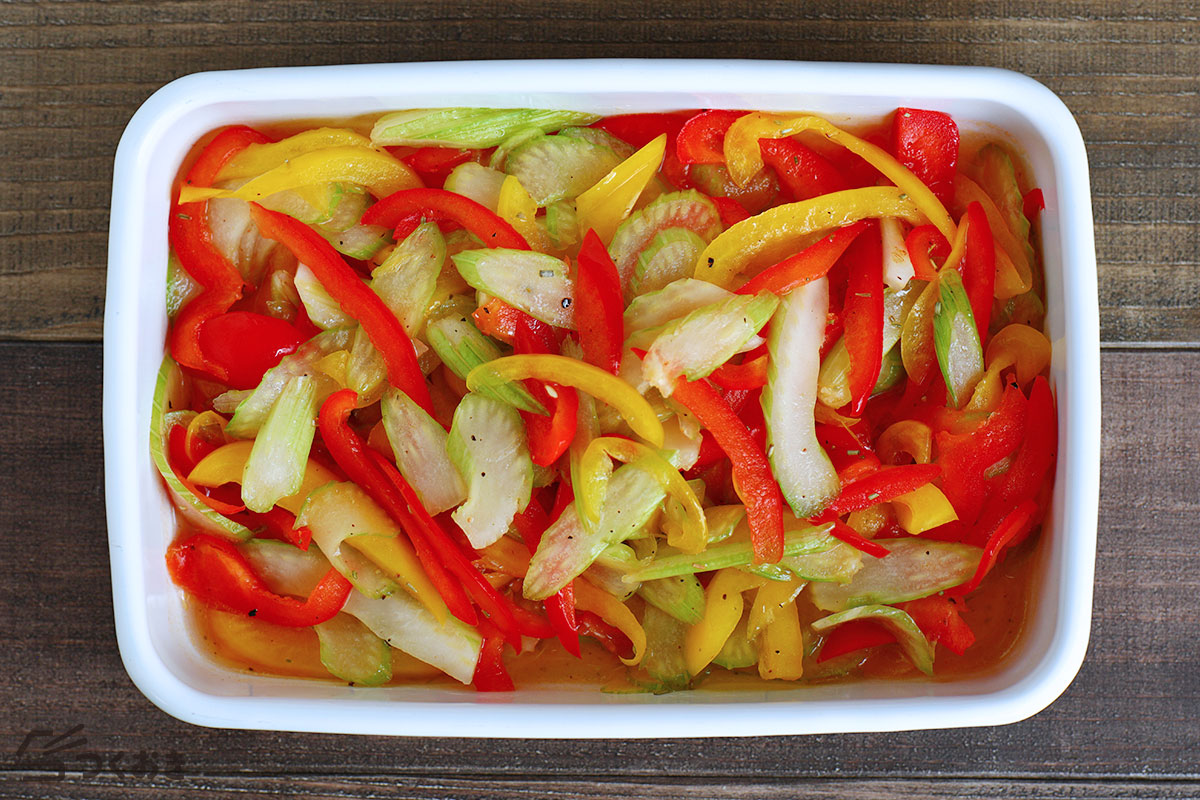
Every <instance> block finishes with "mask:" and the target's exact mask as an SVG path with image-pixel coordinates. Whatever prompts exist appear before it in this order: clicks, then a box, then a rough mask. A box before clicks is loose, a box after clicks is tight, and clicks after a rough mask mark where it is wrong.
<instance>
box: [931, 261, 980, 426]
mask: <svg viewBox="0 0 1200 800" xmlns="http://www.w3.org/2000/svg"><path fill="white" fill-rule="evenodd" d="M940 281H941V283H940V286H939V287H938V288H939V295H940V296H939V300H938V303H937V305H936V306H935V307H934V312H933V344H934V348H935V349H936V351H937V360H938V366H939V367H941V369H942V378H943V379H944V380H945V381H946V391H947V392H949V394H950V401H951V402H952V403H953V404H954V407H955V408H962V406H963V405H964V404H965V403H966V402H967V400H969V399H971V392H973V391H974V390H975V384H977V383H979V379H980V378H982V377H983V347H982V345H980V343H979V331H978V330H977V329H976V327H975V315H974V314H973V313H972V312H971V301H970V299H969V298H968V297H967V290H966V289H965V288H964V287H963V282H962V278H961V277H959V274H958V272H957V271H955V270H952V269H951V270H947V271H945V272H943V273H942V274H941V276H940Z"/></svg>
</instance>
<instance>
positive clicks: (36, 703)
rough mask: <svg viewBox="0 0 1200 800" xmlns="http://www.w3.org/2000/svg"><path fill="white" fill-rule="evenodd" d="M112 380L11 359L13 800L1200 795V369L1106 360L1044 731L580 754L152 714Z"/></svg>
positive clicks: (5, 511) (4, 778)
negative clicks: (130, 585)
mask: <svg viewBox="0 0 1200 800" xmlns="http://www.w3.org/2000/svg"><path fill="white" fill-rule="evenodd" d="M100 361H101V359H100V348H99V346H98V345H95V344H69V343H62V344H47V343H40V344H32V343H28V344H22V343H8V344H0V375H4V376H6V378H5V380H4V381H3V382H0V408H4V409H5V411H6V413H5V414H3V415H0V442H4V443H5V445H4V448H5V449H4V455H5V458H3V459H0V486H3V487H5V488H4V493H5V500H4V502H3V503H2V504H0V548H2V551H3V552H4V553H6V554H7V559H6V565H7V570H8V572H7V575H6V577H5V579H4V580H3V581H0V641H2V642H4V643H5V646H4V647H3V648H0V674H2V675H4V676H5V678H4V680H3V681H0V796H6V797H7V796H11V797H42V796H55V797H59V796H61V797H96V798H108V797H113V798H116V797H122V798H124V797H161V798H180V799H181V800H182V798H193V797H212V798H221V797H235V796H236V797H257V796H266V795H268V794H271V793H274V792H277V791H285V792H287V793H292V794H296V795H301V794H303V795H305V796H311V797H383V796H394V795H400V796H412V797H423V798H434V797H513V798H516V797H531V796H532V797H562V798H570V797H597V798H599V797H629V796H642V795H647V794H652V795H654V796H664V797H681V798H685V797H701V796H703V797H708V796H713V797H715V796H729V797H785V796H786V797H801V796H814V797H815V796H819V795H821V794H822V793H830V792H832V793H834V794H836V795H838V796H845V797H848V798H871V797H885V796H895V795H896V794H898V793H903V794H905V795H910V796H912V797H962V796H974V797H1011V796H1026V797H1105V798H1107V797H1113V798H1116V797H1122V798H1124V797H1191V796H1197V795H1200V765H1198V761H1197V755H1196V748H1197V744H1198V743H1200V722H1198V721H1197V720H1200V682H1198V681H1197V680H1196V675H1197V674H1200V648H1197V646H1196V632H1197V630H1200V611H1197V604H1196V597H1197V596H1198V595H1200V549H1198V548H1197V547H1196V546H1195V542H1194V539H1195V520H1196V517H1197V512H1198V511H1200V497H1198V495H1197V492H1196V491H1195V479H1194V477H1193V476H1192V472H1193V471H1194V467H1195V464H1196V455H1195V454H1196V453H1197V452H1200V428H1197V427H1196V426H1194V425H1187V426H1184V425H1179V424H1175V423H1174V422H1173V421H1174V420H1180V419H1185V418H1190V417H1191V416H1192V415H1194V413H1195V409H1196V408H1197V407H1200V383H1197V382H1196V381H1195V379H1194V375H1195V374H1196V373H1197V371H1198V370H1200V352H1192V351H1130V350H1123V349H1122V350H1110V351H1108V352H1107V353H1106V354H1105V356H1104V363H1103V369H1104V392H1105V414H1104V425H1105V440H1104V449H1103V458H1104V462H1103V463H1104V467H1103V486H1104V489H1103V491H1102V497H1101V509H1100V532H1101V535H1100V547H1099V558H1098V573H1097V584H1096V587H1097V591H1096V601H1095V616H1094V624H1093V636H1092V644H1091V648H1090V651H1089V654H1088V658H1087V661H1086V662H1085V663H1084V666H1083V669H1082V671H1081V672H1080V674H1079V677H1078V678H1077V680H1076V681H1075V683H1074V684H1073V685H1072V686H1071V688H1070V689H1068V690H1067V692H1066V694H1065V695H1064V696H1063V697H1062V698H1061V699H1060V700H1059V701H1058V702H1056V703H1055V704H1053V705H1052V706H1051V707H1050V708H1049V709H1047V710H1046V711H1044V712H1042V713H1041V714H1039V715H1037V716H1035V717H1033V718H1032V719H1030V720H1027V721H1025V722H1021V723H1018V724H1015V725H1010V726H1006V727H1000V728H979V729H964V730H954V731H940V732H939V731H925V732H907V733H894V734H880V735H848V736H812V737H778V738H767V739H700V740H665V741H620V740H614V741H583V742H562V741H540V740H530V741H485V740H460V739H415V738H414V739H406V738H378V737H353V736H328V735H313V734H289V733H268V732H248V731H219V730H209V729H203V728H196V727H192V726H189V725H186V724H184V723H181V722H178V721H176V720H174V719H172V718H170V717H168V716H167V715H165V714H163V713H162V712H160V711H158V710H157V709H156V708H154V707H153V706H152V705H151V704H150V703H149V702H148V701H147V700H145V699H144V698H143V697H142V696H141V695H140V694H139V693H138V691H137V690H136V689H135V688H134V687H133V686H132V684H131V683H130V681H129V679H128V678H127V677H126V674H125V671H124V669H123V667H122V665H121V662H120V659H119V656H118V654H117V650H116V642H115V638H114V633H113V620H112V611H111V599H110V579H109V572H108V558H107V539H106V532H105V522H104V517H103V495H102V457H101V443H100V435H99V422H98V420H99V413H100V378H101V363H100ZM1162 465H1169V467H1170V468H1164V467H1163V466H1162ZM580 724H584V725H585V724H586V720H581V721H580ZM76 725H82V726H83V727H82V729H81V731H80V734H79V735H81V736H84V737H86V739H87V743H86V745H84V746H82V747H81V748H79V749H80V750H86V751H89V752H94V753H97V754H99V756H100V757H101V758H102V760H103V764H105V765H110V766H111V768H110V766H105V767H104V768H103V769H100V768H93V767H90V766H89V764H88V762H84V761H81V760H79V758H77V757H76V755H75V753H76V752H77V751H71V753H68V754H66V755H65V756H64V758H65V759H66V761H65V766H66V768H67V769H66V771H67V775H66V778H67V780H66V781H64V782H57V781H50V780H49V779H50V778H52V777H54V775H53V773H51V772H45V771H38V770H37V769H36V765H34V766H33V767H31V766H30V765H29V764H28V763H22V760H21V759H20V758H18V753H19V751H20V748H21V745H22V742H23V741H24V740H25V737H26V736H27V734H28V733H29V732H30V731H32V730H35V729H43V730H46V731H52V732H54V733H55V734H61V733H64V732H66V731H67V730H69V729H70V728H72V727H73V726H76ZM139 758H140V759H141V762H140V763H141V764H142V766H141V767H138V766H137V764H138V763H139ZM114 759H116V761H115V762H114ZM84 768H88V769H89V770H91V771H89V772H88V773H87V774H83V773H82V770H83V769H84ZM596 779H599V782H597V780H596ZM901 779H903V780H901ZM643 781H656V782H658V783H656V784H655V785H654V786H653V787H647V786H645V785H643V784H642V783H641V782H643Z"/></svg>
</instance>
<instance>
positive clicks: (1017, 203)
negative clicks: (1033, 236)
mask: <svg viewBox="0 0 1200 800" xmlns="http://www.w3.org/2000/svg"><path fill="white" fill-rule="evenodd" d="M976 160H977V162H978V169H977V180H978V181H979V186H980V187H981V188H982V189H983V190H984V191H985V192H987V194H988V196H989V197H991V198H992V201H993V202H994V203H995V204H996V207H997V208H999V209H1000V213H1001V214H1002V215H1003V216H1004V221H1005V223H1006V224H1007V225H1008V229H1009V231H1011V232H1012V234H1013V237H1014V238H1016V240H1017V241H1018V242H1020V243H1021V245H1022V247H1023V248H1024V249H1025V258H1026V259H1027V260H1028V261H1029V263H1030V264H1036V263H1037V262H1036V259H1035V258H1034V253H1033V245H1032V244H1030V242H1029V228H1030V225H1029V220H1028V219H1026V217H1025V197H1024V195H1023V194H1022V192H1021V187H1020V185H1019V184H1018V183H1017V171H1016V168H1015V167H1014V166H1013V160H1012V156H1010V155H1009V154H1008V152H1007V151H1005V149H1004V148H1003V147H1001V146H1000V145H998V144H995V143H990V144H987V145H984V147H983V149H981V150H980V151H979V155H978V156H976Z"/></svg>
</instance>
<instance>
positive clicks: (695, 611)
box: [637, 574, 704, 625]
mask: <svg viewBox="0 0 1200 800" xmlns="http://www.w3.org/2000/svg"><path fill="white" fill-rule="evenodd" d="M637 593H638V594H639V595H640V596H641V598H642V599H643V600H645V601H646V602H647V603H649V604H650V605H651V606H653V607H655V608H658V609H660V610H661V611H663V612H665V613H667V614H670V615H671V616H672V617H674V618H675V619H677V620H679V621H680V622H682V623H685V624H687V625H695V624H696V623H697V622H699V621H700V620H701V619H703V618H704V587H703V586H701V585H700V580H699V579H698V578H697V577H696V576H695V575H693V574H687V575H675V576H673V577H670V578H658V579H656V580H650V581H646V582H645V583H643V584H642V585H641V586H640V587H639V588H638V592H637Z"/></svg>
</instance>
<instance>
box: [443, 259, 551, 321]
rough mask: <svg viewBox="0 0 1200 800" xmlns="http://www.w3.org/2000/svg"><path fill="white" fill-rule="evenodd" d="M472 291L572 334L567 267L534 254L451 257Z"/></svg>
mask: <svg viewBox="0 0 1200 800" xmlns="http://www.w3.org/2000/svg"><path fill="white" fill-rule="evenodd" d="M451 260H452V261H453V262H454V266H455V267H456V268H457V269H458V273H459V274H460V275H461V276H462V278H463V280H465V281H466V282H467V283H468V284H470V285H471V287H472V288H474V289H478V290H479V291H482V292H487V293H488V294H490V295H492V296H493V297H499V298H500V299H501V300H503V301H504V302H506V303H508V304H509V305H511V306H515V307H516V308H519V309H521V310H522V311H524V312H525V313H527V314H529V315H531V316H533V317H536V318H537V319H540V320H541V321H542V322H545V323H548V324H550V325H553V326H554V327H556V328H568V329H570V330H575V309H574V298H575V286H574V282H573V281H572V280H571V275H570V271H569V270H568V268H567V264H566V263H565V262H563V261H562V260H560V259H557V258H555V257H554V256H551V255H547V254H545V253H539V252H537V251H534V250H508V249H505V248H500V247H496V248H492V249H490V250H466V251H463V252H461V253H456V254H455V255H453V256H451Z"/></svg>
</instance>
